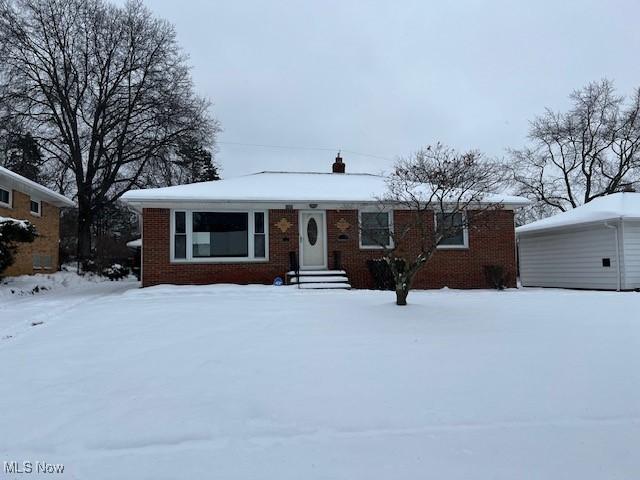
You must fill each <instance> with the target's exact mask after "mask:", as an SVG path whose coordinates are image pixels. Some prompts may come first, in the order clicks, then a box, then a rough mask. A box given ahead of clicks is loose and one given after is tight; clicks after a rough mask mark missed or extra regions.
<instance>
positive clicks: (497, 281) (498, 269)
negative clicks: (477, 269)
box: [484, 265, 507, 290]
mask: <svg viewBox="0 0 640 480" xmlns="http://www.w3.org/2000/svg"><path fill="white" fill-rule="evenodd" d="M484 274H485V276H486V278H487V282H488V283H489V285H491V286H492V287H493V288H495V289H496V290H504V289H505V286H506V284H507V274H506V272H505V270H504V267H503V266H502V265H486V266H485V267H484Z"/></svg>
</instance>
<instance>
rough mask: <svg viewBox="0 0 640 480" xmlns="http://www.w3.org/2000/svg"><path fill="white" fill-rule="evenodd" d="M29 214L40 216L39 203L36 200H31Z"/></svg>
mask: <svg viewBox="0 0 640 480" xmlns="http://www.w3.org/2000/svg"><path fill="white" fill-rule="evenodd" d="M30 208H31V213H32V214H34V215H37V216H40V209H41V203H40V202H38V201H37V200H31V207H30Z"/></svg>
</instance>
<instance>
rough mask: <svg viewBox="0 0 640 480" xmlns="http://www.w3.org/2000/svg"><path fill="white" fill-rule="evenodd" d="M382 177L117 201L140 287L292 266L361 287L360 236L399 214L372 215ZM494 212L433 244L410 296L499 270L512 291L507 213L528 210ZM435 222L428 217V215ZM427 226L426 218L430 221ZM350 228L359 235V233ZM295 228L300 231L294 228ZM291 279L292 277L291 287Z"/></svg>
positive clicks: (208, 185)
mask: <svg viewBox="0 0 640 480" xmlns="http://www.w3.org/2000/svg"><path fill="white" fill-rule="evenodd" d="M385 190H386V183H385V179H384V177H381V176H377V175H370V174H347V173H344V162H342V159H341V158H340V157H338V158H337V159H336V162H335V163H334V165H333V173H296V172H261V173H257V174H253V175H246V176H242V177H236V178H230V179H226V180H219V181H216V182H203V183H196V184H191V185H180V186H175V187H166V188H157V189H148V190H135V191H131V192H127V193H126V194H125V195H124V197H123V200H124V201H125V202H126V203H128V204H129V205H130V206H131V207H132V208H134V209H135V210H137V211H138V212H139V213H140V214H141V215H142V285H143V286H151V285H158V284H162V283H171V284H207V283H241V284H246V283H263V284H270V283H272V282H273V281H274V279H275V278H276V277H281V278H285V276H287V277H289V279H290V278H291V276H292V275H291V274H289V275H287V272H291V271H294V269H295V270H297V268H296V267H297V266H299V270H300V275H301V277H300V278H301V279H302V281H305V280H304V279H306V281H309V282H312V284H311V285H307V286H311V287H312V286H314V285H313V284H316V283H317V284H320V285H318V286H323V287H324V286H327V283H330V282H335V286H336V287H338V286H347V285H349V284H350V285H351V286H352V287H355V288H371V287H372V286H373V278H372V276H371V274H370V273H369V269H368V266H367V261H368V260H371V259H377V258H380V257H381V255H382V250H381V249H380V248H379V247H378V246H377V245H375V244H372V242H370V241H368V240H367V239H366V237H365V238H363V235H362V231H363V230H364V228H365V226H366V225H367V224H368V223H371V222H372V221H373V220H375V221H376V222H379V221H380V220H381V219H382V221H383V222H385V223H386V224H387V225H388V228H392V225H393V223H394V219H395V221H396V222H399V221H400V220H401V219H402V217H403V215H407V213H408V212H407V211H406V210H404V211H403V210H401V209H398V208H394V206H393V205H389V206H388V208H386V209H385V210H384V211H383V212H381V211H380V209H379V201H378V200H377V198H380V196H381V195H383V194H384V192H385ZM490 201H491V203H496V202H499V203H500V204H501V206H502V208H501V209H499V210H495V211H492V212H490V213H489V214H488V215H490V216H491V218H490V221H489V222H487V221H486V219H485V221H484V222H483V223H489V224H490V226H488V227H484V228H477V229H471V230H470V231H466V230H465V231H464V232H463V233H461V234H460V235H459V236H458V237H456V238H452V239H450V240H448V241H447V243H448V245H442V247H441V248H438V251H437V252H436V253H435V254H434V256H433V257H432V258H431V260H430V261H429V264H428V266H427V267H426V268H424V269H423V270H422V271H421V272H419V273H418V275H417V276H416V279H415V282H414V287H415V288H440V287H443V286H449V287H452V288H485V287H488V286H489V285H488V282H487V279H486V277H485V273H484V267H485V266H487V265H500V266H502V267H504V269H505V270H506V272H507V275H508V278H509V284H510V286H515V274H516V258H515V251H516V248H515V233H514V209H515V208H518V207H520V206H523V205H526V204H527V203H528V201H527V200H526V199H524V198H521V197H514V196H509V195H492V196H491V198H490ZM432 217H435V216H432ZM430 221H433V224H435V219H432V220H430ZM359 225H360V227H359ZM301 227H302V228H301ZM294 280H295V278H294Z"/></svg>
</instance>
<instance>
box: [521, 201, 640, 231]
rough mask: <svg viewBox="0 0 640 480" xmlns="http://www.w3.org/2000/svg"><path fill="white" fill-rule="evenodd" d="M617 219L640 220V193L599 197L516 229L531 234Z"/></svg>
mask: <svg viewBox="0 0 640 480" xmlns="http://www.w3.org/2000/svg"><path fill="white" fill-rule="evenodd" d="M616 219H629V220H637V219H640V193H634V192H620V193H614V194H611V195H607V196H604V197H599V198H596V199H594V200H592V201H591V202H589V203H586V204H584V205H581V206H579V207H576V208H574V209H573V210H568V211H566V212H562V213H559V214H557V215H554V216H552V217H548V218H544V219H542V220H538V221H537V222H532V223H529V224H527V225H523V226H521V227H518V228H516V233H518V234H521V233H529V232H539V231H543V230H549V229H552V228H562V227H570V226H573V225H583V224H587V223H595V222H605V221H607V220H616Z"/></svg>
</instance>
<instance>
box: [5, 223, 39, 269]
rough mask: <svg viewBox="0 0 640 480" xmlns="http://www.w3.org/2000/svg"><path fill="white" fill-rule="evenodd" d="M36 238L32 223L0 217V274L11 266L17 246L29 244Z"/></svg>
mask: <svg viewBox="0 0 640 480" xmlns="http://www.w3.org/2000/svg"><path fill="white" fill-rule="evenodd" d="M36 236H37V232H36V227H34V226H33V224H32V223H30V222H28V221H26V220H15V219H13V218H5V217H0V274H1V273H2V272H3V271H5V270H6V269H7V268H8V267H9V266H11V265H12V264H13V262H14V260H15V258H14V257H15V253H16V249H17V248H18V246H17V244H18V243H31V242H33V241H34V240H35V238H36Z"/></svg>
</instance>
